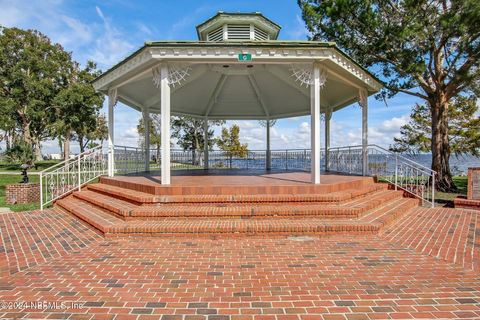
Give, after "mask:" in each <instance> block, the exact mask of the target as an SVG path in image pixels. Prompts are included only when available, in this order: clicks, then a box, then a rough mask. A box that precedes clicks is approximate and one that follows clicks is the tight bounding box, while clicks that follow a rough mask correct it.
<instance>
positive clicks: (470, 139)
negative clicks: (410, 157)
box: [390, 97, 480, 156]
mask: <svg viewBox="0 0 480 320" xmlns="http://www.w3.org/2000/svg"><path fill="white" fill-rule="evenodd" d="M477 112H478V106H477V103H476V99H475V97H458V98H456V99H455V100H454V101H453V103H452V105H451V110H450V112H449V114H448V123H449V127H448V130H449V131H448V137H449V139H450V141H449V145H450V151H451V153H453V154H455V155H457V156H460V155H465V154H472V155H475V156H479V155H480V117H479V116H478V114H477ZM431 128H432V117H431V115H430V112H429V109H428V107H427V106H425V105H420V104H417V105H415V107H414V108H413V110H412V113H411V114H410V121H409V123H407V124H406V125H404V126H402V127H401V128H400V134H401V137H400V138H394V139H393V140H394V141H395V143H394V145H392V146H390V150H392V151H394V152H401V153H404V152H406V153H410V154H418V153H427V152H431V146H432V140H431V136H432V135H431V133H432V130H431Z"/></svg>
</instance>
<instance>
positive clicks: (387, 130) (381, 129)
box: [0, 0, 419, 153]
mask: <svg viewBox="0 0 480 320" xmlns="http://www.w3.org/2000/svg"><path fill="white" fill-rule="evenodd" d="M218 11H233V12H237V11H238V12H254V11H259V12H262V13H263V14H264V15H265V16H266V17H268V18H270V19H271V20H273V21H275V22H277V23H278V24H279V25H281V26H282V30H281V32H280V36H279V39H284V40H305V39H306V38H307V36H308V33H307V31H306V30H305V27H304V24H303V21H302V19H301V12H300V10H299V8H298V6H297V2H296V1H295V0H277V1H267V0H243V1H242V0H239V1H232V0H224V1H205V0H203V1H202V0H196V1H193V0H189V1H186V0H177V1H165V0H163V1H133V0H104V1H93V0H82V1H78V0H77V1H72V0H41V1H40V0H37V1H35V0H28V1H27V0H0V25H3V26H7V27H13V26H15V27H20V28H33V29H37V30H39V31H41V32H43V33H45V34H46V35H48V36H49V37H50V38H51V39H52V40H53V41H55V42H59V43H61V44H62V45H63V46H64V47H65V48H66V49H67V50H68V51H72V52H73V56H74V58H75V59H76V60H77V61H79V62H81V63H84V62H85V61H86V60H88V59H90V60H93V61H95V62H97V64H98V66H99V67H100V68H101V69H102V70H106V69H108V68H109V67H110V66H112V65H113V64H115V63H116V62H118V61H120V60H121V59H122V58H124V57H126V56H127V55H128V54H129V53H131V52H133V51H134V50H136V49H137V48H139V47H140V46H141V45H142V44H143V42H144V41H147V40H196V39H197V35H196V31H195V26H196V25H197V24H199V23H201V22H203V21H204V20H206V19H208V18H209V17H211V16H213V15H214V14H215V13H216V12H218ZM416 102H419V101H418V100H417V99H416V98H413V97H410V96H407V95H404V94H399V95H397V96H396V97H394V98H392V99H390V100H389V101H388V107H387V106H386V105H385V104H384V103H383V102H380V101H376V100H375V99H374V98H373V97H371V98H370V99H369V136H370V138H369V139H370V143H376V144H379V145H382V146H388V145H389V144H390V143H391V142H392V139H393V137H394V136H395V135H398V132H399V128H400V126H402V125H403V124H405V123H406V122H407V121H408V115H409V113H410V109H411V107H412V106H413V105H414V104H415V103H416ZM104 110H105V109H104ZM115 116H116V119H115V132H116V136H115V140H116V143H117V144H127V145H136V143H137V139H138V136H137V133H136V129H135V128H136V124H137V121H138V118H139V117H140V114H139V113H138V112H136V111H133V110H131V109H129V108H128V107H126V106H124V105H122V104H119V105H118V106H117V107H116V110H115ZM237 123H238V124H239V125H240V127H241V139H242V140H243V141H244V142H247V143H248V144H249V147H250V148H251V149H262V148H264V147H265V132H264V131H265V130H264V129H263V128H262V127H261V126H260V125H259V124H258V123H257V122H256V121H238V122H237ZM229 124H230V123H229ZM331 127H332V133H331V139H332V142H331V144H332V146H340V145H350V144H358V143H360V139H361V109H360V107H358V106H357V105H352V106H350V107H348V108H345V109H343V110H340V111H338V112H336V113H335V114H334V115H333V119H332V124H331ZM322 134H323V133H322ZM271 137H272V148H273V149H285V148H308V147H309V145H310V119H309V117H297V118H291V119H284V120H280V121H278V122H277V123H276V125H275V127H274V128H273V130H272V133H271ZM322 140H323V138H322ZM43 147H44V153H50V152H58V147H57V145H56V142H50V141H47V142H45V143H44V144H43ZM76 150H77V148H76V146H73V147H72V151H73V152H76Z"/></svg>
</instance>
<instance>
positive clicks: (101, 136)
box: [75, 112, 108, 152]
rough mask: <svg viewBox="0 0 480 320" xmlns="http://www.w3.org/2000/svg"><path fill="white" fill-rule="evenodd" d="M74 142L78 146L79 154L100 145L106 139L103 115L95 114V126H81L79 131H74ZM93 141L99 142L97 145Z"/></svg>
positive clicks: (106, 132)
mask: <svg viewBox="0 0 480 320" xmlns="http://www.w3.org/2000/svg"><path fill="white" fill-rule="evenodd" d="M75 133H76V140H77V141H78V145H79V146H80V152H84V151H85V148H87V147H88V148H94V147H96V146H98V145H102V144H103V141H104V140H106V139H107V137H108V126H107V119H106V118H105V115H103V114H100V113H99V112H97V113H96V114H95V126H94V127H93V128H92V127H91V126H90V125H85V126H82V127H81V128H80V129H79V128H77V129H75ZM95 141H99V142H98V143H97V142H95Z"/></svg>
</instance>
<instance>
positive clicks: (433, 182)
mask: <svg viewBox="0 0 480 320" xmlns="http://www.w3.org/2000/svg"><path fill="white" fill-rule="evenodd" d="M432 208H435V172H433V173H432Z"/></svg>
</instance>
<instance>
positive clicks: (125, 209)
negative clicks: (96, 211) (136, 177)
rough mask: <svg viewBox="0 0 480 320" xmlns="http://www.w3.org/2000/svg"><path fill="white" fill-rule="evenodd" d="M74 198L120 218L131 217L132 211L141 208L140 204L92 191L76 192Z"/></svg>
mask: <svg viewBox="0 0 480 320" xmlns="http://www.w3.org/2000/svg"><path fill="white" fill-rule="evenodd" d="M73 196H74V197H75V198H78V199H81V200H83V201H85V202H88V203H90V204H92V205H95V206H97V207H100V208H102V209H105V210H108V211H110V212H112V213H114V215H117V216H119V217H125V216H129V215H130V212H131V211H133V210H135V209H136V208H138V207H139V205H138V204H134V203H132V202H129V201H125V200H122V199H118V198H115V197H111V196H108V195H104V194H102V193H98V192H95V191H90V190H83V191H81V192H78V191H77V192H74V193H73Z"/></svg>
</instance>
